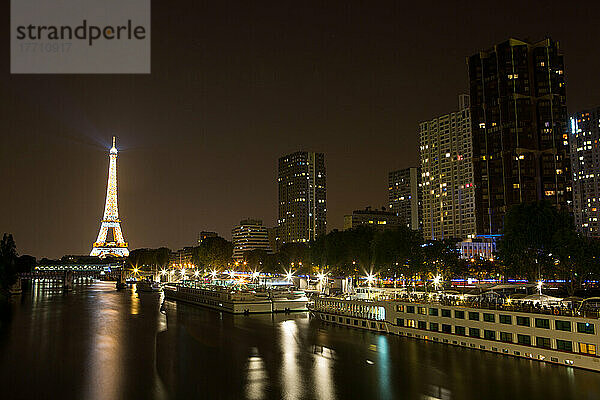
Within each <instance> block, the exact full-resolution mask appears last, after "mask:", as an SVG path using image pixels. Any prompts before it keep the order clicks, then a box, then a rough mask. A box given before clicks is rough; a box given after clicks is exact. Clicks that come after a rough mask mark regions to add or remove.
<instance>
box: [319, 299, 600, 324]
mask: <svg viewBox="0 0 600 400" xmlns="http://www.w3.org/2000/svg"><path fill="white" fill-rule="evenodd" d="M322 299H323V300H333V301H342V302H344V301H359V302H361V303H367V304H370V303H377V302H382V301H400V302H408V303H413V304H415V305H423V306H431V305H434V304H435V305H439V306H451V307H465V308H472V309H484V310H494V311H508V312H523V313H528V314H544V315H554V316H557V317H559V316H562V317H579V318H590V319H598V318H600V311H599V310H585V309H582V310H577V309H575V308H572V307H567V306H565V305H540V304H532V303H524V302H510V303H507V302H504V303H501V302H494V301H485V300H474V299H468V298H465V299H455V298H449V297H442V298H440V297H431V298H422V297H413V296H399V297H395V298H379V299H378V300H367V299H364V300H363V299H351V300H346V299H341V298H326V297H325V298H322Z"/></svg>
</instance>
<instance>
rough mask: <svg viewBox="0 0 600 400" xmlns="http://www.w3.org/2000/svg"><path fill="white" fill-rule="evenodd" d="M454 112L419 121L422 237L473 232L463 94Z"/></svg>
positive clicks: (467, 124)
mask: <svg viewBox="0 0 600 400" xmlns="http://www.w3.org/2000/svg"><path fill="white" fill-rule="evenodd" d="M459 107H460V108H461V109H460V110H459V111H457V112H453V113H450V114H446V115H442V116H440V117H438V118H434V119H432V120H430V121H425V122H421V124H420V127H419V129H420V151H421V189H422V193H423V194H422V196H423V237H424V238H425V239H427V240H434V239H439V240H441V239H451V238H454V239H467V238H470V237H473V236H474V235H475V227H476V224H475V189H474V187H473V160H472V157H473V149H472V142H471V114H470V110H469V108H468V101H466V97H464V96H460V97H459Z"/></svg>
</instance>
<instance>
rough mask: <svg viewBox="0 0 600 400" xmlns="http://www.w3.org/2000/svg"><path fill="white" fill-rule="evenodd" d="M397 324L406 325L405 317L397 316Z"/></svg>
mask: <svg viewBox="0 0 600 400" xmlns="http://www.w3.org/2000/svg"><path fill="white" fill-rule="evenodd" d="M396 325H398V326H404V318H396Z"/></svg>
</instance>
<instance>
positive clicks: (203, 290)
mask: <svg viewBox="0 0 600 400" xmlns="http://www.w3.org/2000/svg"><path fill="white" fill-rule="evenodd" d="M164 292H165V298H166V299H167V300H179V301H185V302H187V303H192V304H196V305H199V306H203V307H208V308H212V309H215V310H220V311H226V312H230V313H233V314H255V313H273V312H291V311H308V308H307V304H308V298H307V297H306V295H305V293H304V292H303V291H288V290H270V291H253V290H242V289H233V288H228V287H224V286H216V285H204V286H201V287H190V286H187V285H181V284H178V285H167V286H165V287H164Z"/></svg>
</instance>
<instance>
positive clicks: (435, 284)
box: [433, 275, 442, 289]
mask: <svg viewBox="0 0 600 400" xmlns="http://www.w3.org/2000/svg"><path fill="white" fill-rule="evenodd" d="M440 282H442V277H441V276H440V275H436V276H435V277H434V278H433V287H434V288H436V289H437V288H438V286H439V285H440Z"/></svg>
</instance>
